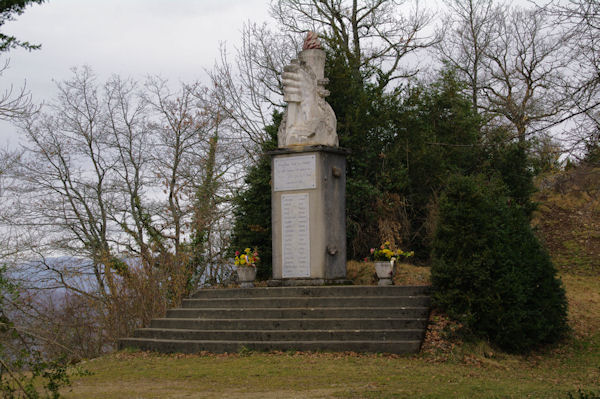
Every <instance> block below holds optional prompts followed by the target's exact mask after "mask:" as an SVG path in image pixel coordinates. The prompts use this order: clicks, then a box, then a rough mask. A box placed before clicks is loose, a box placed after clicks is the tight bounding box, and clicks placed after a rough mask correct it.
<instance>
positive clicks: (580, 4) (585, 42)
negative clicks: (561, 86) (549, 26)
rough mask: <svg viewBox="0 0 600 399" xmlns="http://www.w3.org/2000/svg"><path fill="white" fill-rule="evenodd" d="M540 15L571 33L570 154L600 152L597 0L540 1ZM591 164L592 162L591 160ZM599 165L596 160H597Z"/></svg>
mask: <svg viewBox="0 0 600 399" xmlns="http://www.w3.org/2000/svg"><path fill="white" fill-rule="evenodd" d="M536 4H537V6H538V9H539V12H544V13H547V14H549V15H551V16H552V17H553V18H554V21H555V24H556V25H560V26H563V27H564V29H566V30H568V31H569V32H571V41H570V42H569V50H568V52H569V55H570V57H571V59H572V66H571V71H570V72H571V74H572V75H573V76H574V77H575V79H573V82H571V84H570V85H569V87H568V93H569V96H571V97H572V98H573V109H572V110H571V114H570V115H569V118H570V119H572V125H573V127H572V128H571V129H568V131H566V132H565V133H564V136H566V138H567V140H566V141H567V142H568V147H569V153H570V155H571V156H573V157H575V158H581V157H582V156H587V155H589V153H590V151H592V152H596V153H600V141H599V139H600V134H599V132H600V50H599V49H600V4H599V3H598V1H595V0H569V1H564V2H561V1H538V2H536ZM588 161H589V159H588ZM596 162H597V161H596Z"/></svg>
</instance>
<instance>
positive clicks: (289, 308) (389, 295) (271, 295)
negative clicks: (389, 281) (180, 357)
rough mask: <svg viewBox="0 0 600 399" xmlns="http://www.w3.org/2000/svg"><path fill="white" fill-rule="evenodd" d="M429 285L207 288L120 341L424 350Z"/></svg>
mask: <svg viewBox="0 0 600 399" xmlns="http://www.w3.org/2000/svg"><path fill="white" fill-rule="evenodd" d="M427 293H428V288H427V287H396V286H391V287H373V286H368V287H366V286H333V287H327V286H324V287H323V286H321V287H264V288H248V289H214V290H213V289H208V290H201V291H199V292H197V293H196V294H195V295H193V297H192V298H190V299H186V300H184V301H183V302H182V304H181V307H180V308H177V309H171V310H169V311H168V312H167V315H166V317H165V318H159V319H154V320H152V322H151V325H150V327H149V328H142V329H138V330H136V331H135V333H134V337H132V338H124V339H121V340H120V342H119V346H120V347H121V348H125V347H134V348H139V349H144V350H154V351H159V352H183V353H195V352H200V351H209V352H237V351H239V350H240V349H241V348H247V349H251V350H300V351H320V350H324V351H356V352H387V353H412V352H418V350H419V348H420V346H421V342H422V340H423V337H424V334H425V329H426V327H427V320H428V316H429V297H428V296H427Z"/></svg>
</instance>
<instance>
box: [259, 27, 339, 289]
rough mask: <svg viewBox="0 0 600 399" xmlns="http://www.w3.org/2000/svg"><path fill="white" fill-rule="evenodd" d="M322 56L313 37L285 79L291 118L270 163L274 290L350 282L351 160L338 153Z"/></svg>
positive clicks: (282, 129) (284, 123) (288, 68)
mask: <svg viewBox="0 0 600 399" xmlns="http://www.w3.org/2000/svg"><path fill="white" fill-rule="evenodd" d="M324 72H325V51H324V50H323V49H322V48H321V44H320V42H319V39H318V36H317V34H316V33H314V32H309V33H308V35H307V37H306V40H305V41H304V45H303V47H302V51H301V52H300V53H299V55H298V59H295V60H292V61H291V63H290V64H289V65H287V66H285V67H284V70H283V73H282V83H283V93H284V97H283V98H284V101H285V102H287V110H286V112H285V114H284V116H283V120H282V122H281V125H280V127H279V131H278V133H277V134H278V140H277V142H278V147H279V148H278V149H277V150H275V151H272V152H270V155H271V156H272V163H271V168H272V171H271V172H272V188H271V205H272V230H273V279H272V280H271V282H272V284H274V285H279V284H281V285H317V284H327V283H339V282H343V281H345V278H346V224H345V220H346V219H345V218H346V215H345V210H346V208H345V189H346V188H345V187H346V154H347V151H346V150H344V149H341V148H339V144H338V137H337V133H336V118H335V113H334V112H333V109H332V108H331V106H330V105H329V104H328V103H327V102H326V101H325V97H327V96H328V95H329V92H328V91H327V90H326V89H325V85H326V84H327V83H328V80H327V79H326V78H325V76H324Z"/></svg>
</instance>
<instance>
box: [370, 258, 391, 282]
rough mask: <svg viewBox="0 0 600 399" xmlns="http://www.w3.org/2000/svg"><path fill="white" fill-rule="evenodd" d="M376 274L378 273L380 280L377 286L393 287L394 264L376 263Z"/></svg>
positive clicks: (388, 262) (387, 262)
mask: <svg viewBox="0 0 600 399" xmlns="http://www.w3.org/2000/svg"><path fill="white" fill-rule="evenodd" d="M375 272H376V273H377V278H379V283H377V285H392V284H393V281H392V275H393V273H394V263H393V262H390V261H386V262H380V261H376V262H375Z"/></svg>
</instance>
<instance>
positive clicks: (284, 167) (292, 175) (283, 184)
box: [273, 154, 317, 191]
mask: <svg viewBox="0 0 600 399" xmlns="http://www.w3.org/2000/svg"><path fill="white" fill-rule="evenodd" d="M274 162H275V163H274V165H273V171H274V173H273V174H274V182H273V189H274V190H275V191H285V190H304V189H311V188H316V187H317V184H316V183H317V179H316V156H315V155H314V154H312V155H300V156H293V157H283V158H275V160H274Z"/></svg>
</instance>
